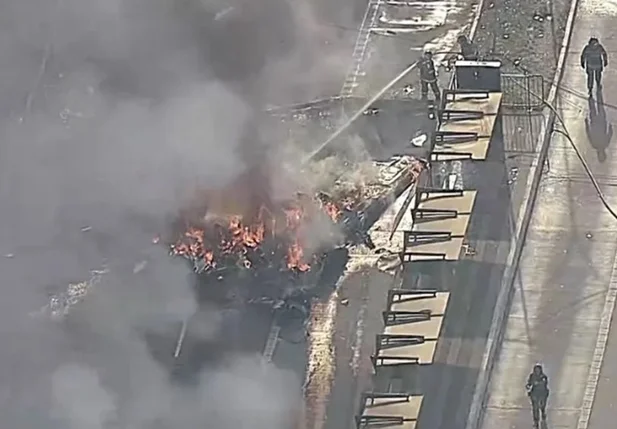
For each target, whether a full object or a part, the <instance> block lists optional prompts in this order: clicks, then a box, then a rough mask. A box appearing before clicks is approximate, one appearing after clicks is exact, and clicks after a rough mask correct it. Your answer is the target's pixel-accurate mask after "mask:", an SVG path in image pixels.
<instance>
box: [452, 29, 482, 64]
mask: <svg viewBox="0 0 617 429" xmlns="http://www.w3.org/2000/svg"><path fill="white" fill-rule="evenodd" d="M457 42H458V45H459V46H460V48H461V56H462V57H463V59H464V60H468V61H477V60H478V48H477V47H476V45H474V44H473V43H472V42H471V41H470V40H469V39H468V38H467V36H462V35H461V36H458V39H457Z"/></svg>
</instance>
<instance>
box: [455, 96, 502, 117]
mask: <svg viewBox="0 0 617 429" xmlns="http://www.w3.org/2000/svg"><path fill="white" fill-rule="evenodd" d="M502 98H503V94H502V93H501V92H491V93H489V94H488V98H474V97H473V95H472V94H470V95H467V94H456V95H455V96H454V100H453V101H449V100H448V101H447V103H446V109H450V110H458V111H461V110H476V111H479V112H482V113H484V114H485V115H496V114H497V113H498V112H499V109H500V108H501V100H502Z"/></svg>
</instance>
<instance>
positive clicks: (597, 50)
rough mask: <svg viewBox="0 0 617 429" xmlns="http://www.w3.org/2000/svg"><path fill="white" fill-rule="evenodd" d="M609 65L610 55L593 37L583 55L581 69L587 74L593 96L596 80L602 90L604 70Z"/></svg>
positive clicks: (588, 86)
mask: <svg viewBox="0 0 617 429" xmlns="http://www.w3.org/2000/svg"><path fill="white" fill-rule="evenodd" d="M607 65H608V55H607V54H606V50H605V49H604V46H602V45H601V44H600V42H599V41H598V39H596V38H595V37H592V38H591V39H589V43H588V44H587V46H585V48H584V49H583V52H582V53H581V67H582V68H583V69H585V71H586V72H587V89H588V90H589V95H590V96H591V91H592V90H593V82H594V80H595V82H596V85H597V87H598V90H599V89H600V88H602V70H604V67H606V66H607Z"/></svg>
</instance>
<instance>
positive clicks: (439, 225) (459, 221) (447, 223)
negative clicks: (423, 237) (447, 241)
mask: <svg viewBox="0 0 617 429" xmlns="http://www.w3.org/2000/svg"><path fill="white" fill-rule="evenodd" d="M470 219H471V216H469V215H464V214H461V215H458V216H456V217H450V218H444V219H437V220H435V219H416V222H415V225H414V227H413V231H417V232H440V231H448V232H449V233H451V234H452V235H453V236H464V235H465V233H466V232H467V228H468V227H469V221H470Z"/></svg>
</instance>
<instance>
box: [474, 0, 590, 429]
mask: <svg viewBox="0 0 617 429" xmlns="http://www.w3.org/2000/svg"><path fill="white" fill-rule="evenodd" d="M578 4H579V0H571V2H570V11H569V13H568V19H567V21H566V30H565V34H564V37H563V40H562V42H561V47H560V51H559V58H558V60H557V69H556V70H555V76H554V77H553V82H552V84H551V89H550V91H549V95H548V99H547V101H546V102H545V103H546V104H548V105H551V106H552V105H554V104H555V101H556V99H557V92H558V89H559V84H560V82H561V79H562V77H563V71H564V65H565V61H566V56H567V53H568V47H569V46H570V41H571V39H572V28H573V26H574V20H575V18H576V11H577V8H578ZM549 110H550V112H549V114H548V116H547V117H546V119H545V121H544V124H543V126H542V130H541V131H540V135H539V137H538V141H537V142H536V148H535V149H536V152H537V153H538V157H537V159H536V160H535V161H534V162H533V163H532V165H531V168H530V174H529V176H528V178H527V184H526V187H525V189H526V193H525V197H524V198H523V204H522V205H521V207H520V209H519V211H518V215H519V219H521V221H520V222H519V224H518V225H516V229H515V231H514V234H513V236H512V238H511V246H510V252H509V253H508V258H507V261H506V269H505V273H504V276H503V278H502V282H501V287H500V291H499V296H498V297H497V303H496V305H495V312H494V313H493V319H492V322H491V328H490V331H489V335H488V341H487V344H486V348H485V350H484V355H483V357H482V364H481V366H480V370H479V374H478V379H477V380H478V381H477V383H476V387H475V391H474V395H473V400H472V404H471V408H470V410H469V415H468V418H467V424H466V426H465V428H466V429H478V428H479V427H480V426H481V424H482V420H483V417H484V407H485V405H486V400H487V399H488V387H489V385H490V381H491V375H492V370H493V368H494V366H495V360H496V358H497V357H498V356H499V351H500V349H501V344H502V341H503V336H504V333H505V328H506V321H507V319H508V318H507V315H508V313H509V311H510V304H511V301H512V297H513V295H514V280H515V278H516V274H517V272H518V265H519V262H520V259H521V255H522V253H523V248H524V244H525V237H526V235H527V231H528V229H529V225H530V223H531V218H532V214H533V209H534V207H535V202H536V197H537V195H538V190H539V187H540V179H541V178H542V173H543V166H544V164H545V162H546V158H547V157H548V150H549V147H550V142H551V136H552V130H553V126H554V123H555V112H554V111H552V110H551V109H549ZM521 214H522V217H521Z"/></svg>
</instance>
